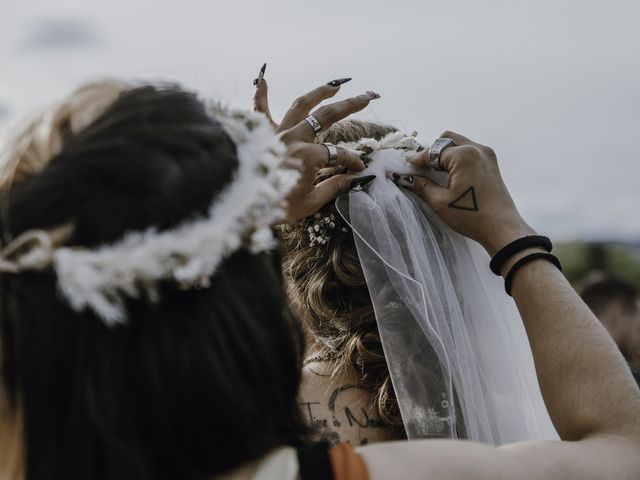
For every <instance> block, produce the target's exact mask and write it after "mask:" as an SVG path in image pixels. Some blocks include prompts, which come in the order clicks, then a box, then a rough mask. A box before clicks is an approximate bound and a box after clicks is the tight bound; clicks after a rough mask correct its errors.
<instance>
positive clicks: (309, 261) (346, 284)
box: [283, 120, 404, 436]
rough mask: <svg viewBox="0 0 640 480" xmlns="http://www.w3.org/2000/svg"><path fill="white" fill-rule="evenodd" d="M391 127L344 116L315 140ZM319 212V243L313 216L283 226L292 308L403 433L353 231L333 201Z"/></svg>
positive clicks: (324, 352) (318, 344) (338, 367)
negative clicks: (324, 228) (325, 233)
mask: <svg viewBox="0 0 640 480" xmlns="http://www.w3.org/2000/svg"><path fill="white" fill-rule="evenodd" d="M395 131H396V129H395V128H392V127H388V126H383V125H378V124H375V123H369V122H364V121H356V120H346V121H343V122H339V123H336V124H335V125H333V126H332V127H331V128H330V129H329V130H328V131H327V132H325V133H323V134H321V135H320V136H319V137H318V140H317V141H318V142H321V143H322V142H330V143H334V144H337V143H339V142H347V143H351V142H357V141H358V140H360V139H362V138H375V139H376V140H379V139H381V138H382V137H384V136H385V135H387V134H389V133H392V132H395ZM335 173H338V171H336V170H335V169H324V170H320V172H319V175H318V178H317V182H320V181H322V180H324V179H326V178H328V177H329V176H331V175H333V174H335ZM319 214H320V217H321V218H323V217H329V218H332V220H333V222H334V223H335V227H334V228H332V229H331V233H330V238H329V240H328V241H327V243H325V244H319V243H317V242H311V241H310V236H309V231H308V230H309V228H310V227H311V228H313V225H314V224H315V223H316V217H309V218H307V219H304V220H302V221H301V222H299V223H297V224H295V225H290V226H287V227H285V228H284V229H283V230H284V239H285V244H286V253H285V254H284V259H283V260H284V261H283V265H284V267H283V269H284V272H285V277H286V279H287V289H288V292H289V297H290V300H291V304H292V307H293V309H294V311H295V313H296V315H298V317H299V318H301V319H302V320H303V322H304V324H305V326H306V327H307V328H308V329H309V330H310V333H311V337H312V339H313V340H315V345H314V347H315V348H316V349H317V350H318V351H319V352H320V353H321V356H322V357H323V358H328V359H331V360H332V362H333V365H334V368H333V375H335V376H337V375H340V374H344V373H346V374H347V375H349V376H350V378H355V379H357V380H358V386H359V387H360V388H363V389H367V390H370V391H371V392H372V394H373V395H374V407H375V408H376V410H377V411H378V413H379V414H380V417H381V418H382V419H383V420H384V421H385V422H386V424H387V426H389V427H391V428H393V429H394V430H396V431H397V432H398V436H403V435H404V429H403V427H402V418H401V416H400V411H399V409H398V405H397V402H396V397H395V393H394V390H393V386H392V384H391V378H390V376H389V370H388V369H387V364H386V361H385V357H384V352H383V350H382V344H381V342H380V335H379V333H378V328H377V325H376V318H375V315H374V311H373V306H372V304H371V299H370V297H369V291H368V289H367V284H366V282H365V277H364V273H363V271H362V267H361V266H360V261H359V259H358V253H357V251H356V246H355V242H354V239H353V233H352V232H351V231H350V230H349V229H348V228H347V225H346V224H345V223H344V221H343V220H342V218H341V217H340V214H339V213H338V212H337V211H336V208H335V205H334V202H330V203H328V204H327V205H326V206H325V207H324V208H323V209H322V210H321V211H320V212H319Z"/></svg>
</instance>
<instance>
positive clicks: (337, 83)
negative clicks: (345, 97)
mask: <svg viewBox="0 0 640 480" xmlns="http://www.w3.org/2000/svg"><path fill="white" fill-rule="evenodd" d="M350 81H351V78H337V79H336V80H331V81H330V82H329V83H327V85H329V86H331V87H339V86H340V85H342V84H345V83H347V82H350Z"/></svg>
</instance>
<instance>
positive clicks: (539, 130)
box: [0, 0, 640, 242]
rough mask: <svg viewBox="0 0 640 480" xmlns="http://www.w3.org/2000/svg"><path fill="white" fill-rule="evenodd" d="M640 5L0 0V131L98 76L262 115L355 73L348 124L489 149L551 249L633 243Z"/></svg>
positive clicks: (587, 1)
mask: <svg viewBox="0 0 640 480" xmlns="http://www.w3.org/2000/svg"><path fill="white" fill-rule="evenodd" d="M639 18H640V2H638V1H636V0H626V1H622V0H607V1H604V0H603V1H593V0H582V1H577V0H563V1H562V2H560V1H557V0H555V1H552V0H527V1H524V0H508V1H506V0H505V1H503V0H495V1H485V2H482V1H479V0H464V1H441V0H432V1H430V0H423V1H417V0H413V1H408V0H394V1H393V2H389V1H378V0H369V1H361V0H356V1H348V0H342V1H339V0H324V1H322V2H310V1H304V0H269V1H257V0H256V1H246V0H233V1H226V2H225V1H217V0H182V1H180V2H178V1H167V0H108V1H106V0H102V1H92V0H56V1H55V2H53V1H51V0H0V131H5V130H6V129H7V126H8V125H10V124H11V122H12V121H14V120H16V119H18V118H20V117H21V116H23V115H25V114H26V113H28V112H30V111H33V110H34V109H37V108H41V107H43V106H46V105H47V104H48V103H51V102H52V101H55V100H56V99H60V98H62V97H63V96H64V95H65V94H67V93H68V92H70V91H71V90H72V89H73V88H75V87H76V86H78V85H79V84H81V83H83V82H86V81H89V80H93V79H96V78H104V77H120V78H126V79H136V80H152V81H157V80H170V81H175V82H179V83H181V84H182V85H184V86H185V87H187V88H189V89H193V90H196V91H198V92H200V93H201V94H202V95H204V96H207V97H212V98H216V99H220V100H223V101H224V102H225V103H228V104H230V105H233V106H236V107H246V108H250V107H251V98H252V95H253V88H254V87H253V85H252V80H253V79H254V78H255V76H256V74H257V71H258V69H259V68H260V67H261V66H262V64H263V63H264V62H267V63H268V66H267V73H266V76H267V79H268V80H269V86H270V93H271V110H272V113H274V115H275V116H276V117H279V116H281V115H282V114H283V113H284V112H285V111H286V109H287V107H288V106H289V104H290V103H291V101H293V99H295V98H296V97H297V96H299V95H300V94H302V93H304V92H305V91H307V90H310V89H312V88H314V87H315V86H317V85H320V84H322V83H326V82H327V81H329V80H332V79H334V78H340V77H353V81H352V82H350V83H348V84H346V85H344V87H343V88H342V90H341V93H340V95H339V97H338V98H345V97H347V96H351V95H356V94H359V93H362V92H364V91H366V90H375V91H377V92H379V93H380V94H381V95H382V98H381V99H380V100H377V101H376V102H372V105H371V106H370V107H369V108H368V109H367V110H366V111H364V112H362V113H360V114H358V116H357V117H358V118H363V119H367V120H373V121H377V122H381V123H386V124H392V125H395V126H397V127H399V128H400V129H403V130H405V131H407V132H411V131H414V130H415V131H418V133H419V137H418V139H419V140H421V141H422V142H423V143H425V144H428V143H430V142H431V141H432V140H433V138H435V137H437V136H438V135H439V134H440V133H441V132H442V131H444V130H453V131H456V132H459V133H462V134H464V135H466V136H467V137H469V138H472V139H474V140H476V141H478V142H480V143H484V144H487V145H490V146H491V147H493V149H494V150H495V151H496V152H497V154H498V158H499V162H500V165H501V170H502V173H503V176H504V178H505V181H506V183H507V185H508V186H509V188H510V190H511V192H512V195H513V197H514V199H515V200H516V203H517V205H518V206H519V208H520V210H521V212H522V213H523V216H524V217H525V218H526V219H527V221H528V222H529V223H530V224H531V225H532V226H533V227H534V228H536V229H537V230H539V231H540V232H541V233H545V234H548V235H551V236H552V237H554V238H556V239H559V240H620V241H632V242H639V241H640V215H639V214H638V212H637V205H638V203H639V202H640V191H639V190H640V185H639V184H638V183H639V180H640V142H638V133H639V131H640V29H639V28H638V27H637V23H638V19H639Z"/></svg>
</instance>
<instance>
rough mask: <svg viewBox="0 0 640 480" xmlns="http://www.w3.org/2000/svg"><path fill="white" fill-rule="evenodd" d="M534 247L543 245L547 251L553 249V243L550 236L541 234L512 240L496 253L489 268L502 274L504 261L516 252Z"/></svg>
mask: <svg viewBox="0 0 640 480" xmlns="http://www.w3.org/2000/svg"><path fill="white" fill-rule="evenodd" d="M532 247H542V248H544V249H545V250H546V251H547V252H550V251H551V250H552V249H553V245H552V244H551V240H549V237H543V236H541V235H529V236H527V237H522V238H519V239H518V240H515V241H513V242H511V243H510V244H509V245H507V246H506V247H504V248H503V249H501V250H500V251H499V252H498V253H496V254H495V255H494V256H493V258H492V259H491V263H489V268H491V271H492V272H493V273H495V274H496V275H498V276H500V270H502V266H503V265H504V262H506V261H507V260H509V259H510V258H511V257H513V256H514V255H515V254H516V253H520V252H521V251H522V250H526V249H527V248H532Z"/></svg>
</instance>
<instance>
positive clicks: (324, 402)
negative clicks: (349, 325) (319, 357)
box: [299, 362, 397, 446]
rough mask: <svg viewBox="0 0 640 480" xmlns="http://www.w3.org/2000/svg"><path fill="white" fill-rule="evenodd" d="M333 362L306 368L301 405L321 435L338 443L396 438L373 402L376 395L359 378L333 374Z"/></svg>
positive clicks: (332, 442)
mask: <svg viewBox="0 0 640 480" xmlns="http://www.w3.org/2000/svg"><path fill="white" fill-rule="evenodd" d="M332 370H333V367H332V365H331V364H330V363H326V362H316V363H312V364H310V365H307V366H306V367H304V369H303V374H302V384H301V386H300V400H299V402H300V407H301V408H302V411H303V412H304V414H305V416H306V418H307V419H308V421H309V424H311V425H313V426H314V427H316V429H318V431H319V433H320V437H321V438H322V439H323V440H326V441H328V442H329V444H330V445H335V444H337V443H338V442H349V443H351V445H354V446H359V445H368V444H370V443H375V442H384V441H390V440H396V439H397V438H394V437H393V435H392V434H391V432H390V431H389V429H388V428H386V426H385V423H384V422H383V421H382V419H381V418H380V416H379V415H378V413H377V411H376V409H375V408H374V405H373V404H372V399H373V394H372V392H370V391H368V390H364V389H362V388H359V387H358V379H357V378H348V377H346V376H342V377H341V378H340V379H336V378H333V377H331V373H332Z"/></svg>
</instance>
